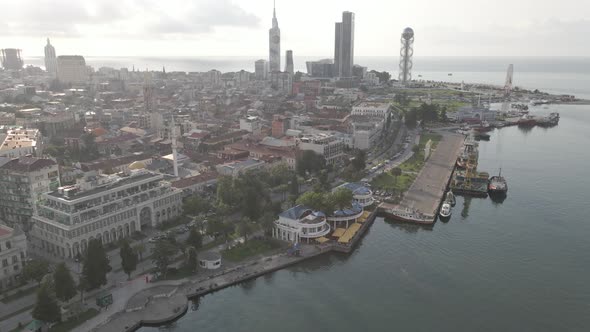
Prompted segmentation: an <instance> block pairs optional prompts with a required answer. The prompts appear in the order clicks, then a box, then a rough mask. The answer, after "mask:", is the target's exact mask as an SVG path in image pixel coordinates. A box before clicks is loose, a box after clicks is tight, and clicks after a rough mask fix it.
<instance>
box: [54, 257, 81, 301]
mask: <svg viewBox="0 0 590 332" xmlns="http://www.w3.org/2000/svg"><path fill="white" fill-rule="evenodd" d="M53 283H54V289H55V296H56V297H57V298H58V299H59V300H61V301H63V302H66V301H68V300H69V299H71V298H72V297H74V296H75V295H76V284H75V283H74V278H72V274H71V273H70V270H68V268H67V266H66V264H65V263H60V264H59V265H57V267H56V268H55V271H54V272H53Z"/></svg>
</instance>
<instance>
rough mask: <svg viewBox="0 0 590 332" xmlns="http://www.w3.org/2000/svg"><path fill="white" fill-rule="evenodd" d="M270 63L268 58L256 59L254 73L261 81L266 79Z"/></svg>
mask: <svg viewBox="0 0 590 332" xmlns="http://www.w3.org/2000/svg"><path fill="white" fill-rule="evenodd" d="M267 67H268V64H267V63H266V60H264V59H260V60H256V62H254V74H255V76H256V79H257V80H259V81H263V80H265V79H266V78H267V77H268V75H267V72H268V68H267Z"/></svg>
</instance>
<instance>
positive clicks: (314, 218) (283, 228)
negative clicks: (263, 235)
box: [273, 205, 330, 243]
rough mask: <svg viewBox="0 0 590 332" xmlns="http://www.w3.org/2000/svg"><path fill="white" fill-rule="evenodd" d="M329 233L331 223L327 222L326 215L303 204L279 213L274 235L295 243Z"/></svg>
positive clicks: (308, 240)
mask: <svg viewBox="0 0 590 332" xmlns="http://www.w3.org/2000/svg"><path fill="white" fill-rule="evenodd" d="M328 233H330V225H328V223H327V222H326V215H325V214H324V213H323V212H320V211H313V210H312V209H310V208H308V207H305V206H303V205H297V206H294V207H292V208H290V209H289V210H286V211H283V212H282V213H281V214H279V219H277V220H276V221H275V227H274V229H273V237H275V238H277V239H280V240H283V241H289V242H293V243H297V242H302V241H304V242H310V241H311V240H313V239H316V238H319V237H322V236H325V235H327V234H328Z"/></svg>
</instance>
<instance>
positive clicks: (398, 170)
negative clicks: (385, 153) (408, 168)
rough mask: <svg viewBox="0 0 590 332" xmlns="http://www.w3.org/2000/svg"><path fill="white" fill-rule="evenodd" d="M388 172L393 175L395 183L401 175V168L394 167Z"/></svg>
mask: <svg viewBox="0 0 590 332" xmlns="http://www.w3.org/2000/svg"><path fill="white" fill-rule="evenodd" d="M389 173H390V174H391V175H392V176H393V178H394V179H395V183H396V184H397V178H398V177H399V176H400V175H402V169H401V168H399V167H394V168H393V169H392V170H391V171H390V172H389Z"/></svg>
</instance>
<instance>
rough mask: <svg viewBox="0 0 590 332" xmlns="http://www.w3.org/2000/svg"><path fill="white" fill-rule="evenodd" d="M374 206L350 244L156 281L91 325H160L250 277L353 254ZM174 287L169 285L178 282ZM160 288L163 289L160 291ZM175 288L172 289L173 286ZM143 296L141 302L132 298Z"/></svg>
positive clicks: (130, 331) (376, 213)
mask: <svg viewBox="0 0 590 332" xmlns="http://www.w3.org/2000/svg"><path fill="white" fill-rule="evenodd" d="M379 215H380V214H379V209H378V208H375V209H374V210H373V211H372V212H371V214H370V215H369V217H368V218H367V220H366V221H365V222H364V223H363V224H362V226H361V227H360V228H359V231H358V232H357V233H356V234H355V236H354V237H353V238H352V239H351V241H350V244H349V245H343V244H338V243H337V242H333V241H332V242H330V243H324V244H318V245H303V246H302V252H303V255H302V256H288V255H287V254H285V253H281V254H275V255H272V256H263V257H262V258H257V259H254V260H251V261H248V262H244V263H243V264H241V265H239V266H236V267H232V268H228V269H226V270H223V271H220V272H219V273H215V274H213V275H210V276H208V277H206V278H203V277H200V278H194V279H182V280H177V281H169V282H168V283H167V282H166V281H162V283H161V284H160V283H159V282H156V283H154V286H153V287H149V288H146V289H143V290H141V291H139V292H137V293H136V294H134V295H133V296H131V297H130V298H129V299H128V300H127V302H126V304H125V308H124V310H122V311H119V312H116V313H113V314H112V315H110V316H109V318H108V319H107V320H106V321H105V322H103V323H102V324H99V325H98V326H95V327H94V328H92V329H91V330H92V331H101V332H102V331H105V332H108V331H125V332H133V331H137V330H138V329H139V328H141V327H142V326H161V325H165V324H167V323H169V322H172V321H174V320H177V319H179V318H181V317H182V316H184V314H186V312H188V302H189V300H192V299H194V298H198V297H200V296H204V295H207V294H212V293H215V292H217V291H220V290H222V289H224V288H228V287H231V286H234V285H237V284H240V283H242V282H246V281H248V280H252V279H256V278H258V277H260V276H263V275H265V274H268V273H273V272H276V271H279V270H282V269H285V268H287V267H290V266H293V265H295V264H298V263H301V262H303V261H307V260H309V259H313V258H315V257H319V256H321V255H324V254H327V253H344V254H350V253H351V252H352V251H353V250H354V249H355V248H356V246H357V245H358V243H359V242H360V240H361V239H362V238H364V236H365V234H366V233H367V231H368V230H369V229H370V228H371V226H372V225H373V223H374V222H375V219H376V218H377V217H378V216H379ZM175 283H178V284H177V285H175V286H172V285H167V284H175ZM158 288H161V289H160V290H157V289H158ZM171 288H173V290H171V291H170V289H171ZM135 299H140V300H141V301H140V302H141V303H140V304H139V305H138V304H136V303H133V300H135Z"/></svg>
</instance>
